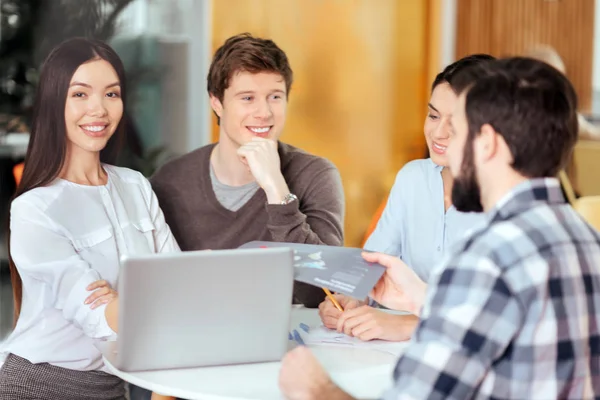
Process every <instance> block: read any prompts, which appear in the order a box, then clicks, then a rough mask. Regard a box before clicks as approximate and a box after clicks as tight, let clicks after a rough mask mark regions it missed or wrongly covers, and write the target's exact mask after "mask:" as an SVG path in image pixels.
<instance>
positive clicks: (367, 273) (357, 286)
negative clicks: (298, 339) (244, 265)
mask: <svg viewBox="0 0 600 400" xmlns="http://www.w3.org/2000/svg"><path fill="white" fill-rule="evenodd" d="M273 247H287V248H291V249H292V250H294V279H295V280H297V281H300V282H304V283H308V284H310V285H314V286H319V287H326V288H327V289H329V290H331V291H333V292H338V293H342V294H346V295H348V296H352V297H354V298H357V299H360V300H364V299H365V298H366V297H367V296H368V295H369V292H370V291H371V289H372V288H373V286H375V284H376V283H377V281H379V278H381V276H382V275H383V272H384V271H385V267H382V266H381V265H379V264H374V263H368V262H366V261H365V260H364V259H363V258H362V256H361V253H362V251H363V250H362V249H358V248H351V247H336V246H325V245H313V244H298V243H280V242H262V241H254V242H249V243H246V244H244V245H242V246H240V249H243V248H245V249H256V248H273Z"/></svg>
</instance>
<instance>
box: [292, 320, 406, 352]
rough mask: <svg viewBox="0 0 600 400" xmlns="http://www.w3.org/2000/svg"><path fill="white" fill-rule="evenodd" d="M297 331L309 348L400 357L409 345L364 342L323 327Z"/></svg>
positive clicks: (379, 341)
mask: <svg viewBox="0 0 600 400" xmlns="http://www.w3.org/2000/svg"><path fill="white" fill-rule="evenodd" d="M296 330H297V331H298V333H299V334H300V336H301V337H302V340H303V341H304V344H306V345H307V346H338V347H352V348H362V349H371V350H378V351H383V352H386V353H390V354H393V355H395V356H400V355H401V354H402V352H403V351H404V348H406V346H407V345H408V341H406V342H388V341H385V340H370V341H368V342H364V341H362V340H360V339H358V338H355V337H352V336H348V335H346V334H344V333H339V332H337V331H335V330H333V329H328V328H325V327H324V326H323V325H320V326H311V327H310V328H309V330H308V332H305V331H304V330H303V329H302V328H300V327H297V328H296Z"/></svg>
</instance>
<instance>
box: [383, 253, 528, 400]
mask: <svg viewBox="0 0 600 400" xmlns="http://www.w3.org/2000/svg"><path fill="white" fill-rule="evenodd" d="M438 271H439V272H438V275H437V276H436V277H434V278H433V280H432V281H431V282H430V287H429V289H428V294H427V301H426V304H427V305H426V306H425V308H424V309H423V312H422V320H421V323H420V324H419V326H418V328H417V331H416V332H415V334H414V336H413V338H412V343H411V345H410V346H409V347H408V348H407V350H406V352H405V353H404V355H403V356H402V358H401V359H400V360H399V361H398V364H397V366H396V370H395V372H394V378H395V384H394V386H393V388H392V389H390V390H389V391H388V392H387V393H386V394H385V396H384V399H386V400H392V399H393V400H398V399H441V398H448V399H467V398H471V397H472V395H473V393H474V391H475V390H476V389H478V390H481V392H480V393H484V392H486V390H485V388H479V385H480V384H481V382H482V380H483V377H484V376H485V374H486V372H487V371H488V370H489V369H490V367H491V365H492V363H493V362H494V361H495V360H496V359H497V358H498V357H499V356H500V355H501V354H503V353H504V351H505V350H506V348H507V347H508V345H509V343H510V341H511V339H512V338H513V337H514V335H515V334H516V333H517V330H518V329H519V326H520V324H521V320H522V318H523V312H522V309H521V307H520V305H519V303H518V301H517V299H516V298H515V296H514V295H513V293H511V290H510V288H509V285H508V284H507V282H506V280H505V278H504V277H503V276H502V272H501V270H500V269H499V268H498V267H497V265H496V264H495V263H494V262H493V261H492V260H490V259H489V258H485V257H480V256H477V254H474V253H473V252H463V253H462V254H457V255H455V256H452V257H451V258H449V259H448V262H447V263H446V264H445V268H443V269H442V268H440V269H439V270H438Z"/></svg>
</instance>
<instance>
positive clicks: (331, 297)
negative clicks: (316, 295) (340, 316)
mask: <svg viewBox="0 0 600 400" xmlns="http://www.w3.org/2000/svg"><path fill="white" fill-rule="evenodd" d="M323 291H324V292H325V294H326V295H327V297H329V300H331V302H332V303H333V305H334V306H335V308H337V309H338V310H340V311H341V312H344V309H343V308H342V306H341V305H340V303H338V301H337V300H336V299H335V297H333V295H332V294H331V292H330V291H329V289H327V288H323Z"/></svg>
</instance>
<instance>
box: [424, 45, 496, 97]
mask: <svg viewBox="0 0 600 400" xmlns="http://www.w3.org/2000/svg"><path fill="white" fill-rule="evenodd" d="M491 60H495V58H494V57H492V56H490V55H489V54H471V55H470V56H466V57H463V58H461V59H460V60H457V61H455V62H453V63H452V64H450V65H448V66H447V67H446V68H444V70H443V71H442V72H440V73H439V74H437V76H436V77H435V79H434V81H433V84H432V85H431V91H432V92H433V90H434V89H435V88H436V87H437V86H438V85H440V84H442V83H448V84H449V85H450V87H452V89H454V85H453V83H454V77H455V76H456V75H457V74H459V73H460V72H461V71H463V70H464V69H466V68H470V67H472V66H475V65H478V64H481V63H484V62H487V61H491ZM472 78H473V79H474V78H476V76H473V77H472ZM454 90H455V89H454Z"/></svg>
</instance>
